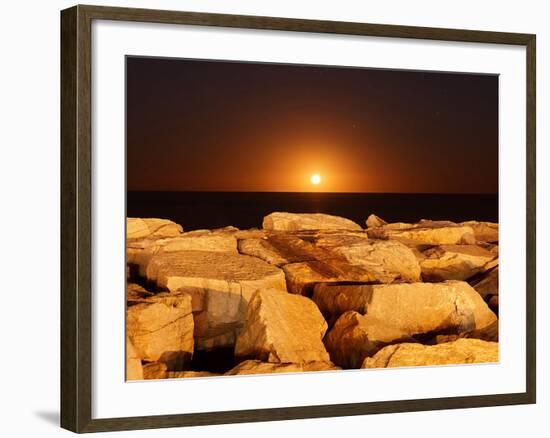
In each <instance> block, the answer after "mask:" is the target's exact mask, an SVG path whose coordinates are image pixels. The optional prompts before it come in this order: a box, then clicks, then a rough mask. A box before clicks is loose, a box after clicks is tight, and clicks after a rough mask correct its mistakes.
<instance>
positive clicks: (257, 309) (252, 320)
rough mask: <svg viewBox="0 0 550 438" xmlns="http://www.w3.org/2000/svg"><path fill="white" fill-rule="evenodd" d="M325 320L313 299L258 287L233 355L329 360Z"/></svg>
mask: <svg viewBox="0 0 550 438" xmlns="http://www.w3.org/2000/svg"><path fill="white" fill-rule="evenodd" d="M326 330H327V323H326V321H325V320H324V318H323V316H322V315H321V312H319V309H318V308H317V306H316V305H315V303H314V302H313V301H311V300H310V299H309V298H306V297H302V296H299V295H293V294H289V293H287V292H281V291H279V290H275V289H261V290H258V291H257V292H256V293H255V294H254V296H253V297H252V299H251V301H250V303H249V305H248V310H247V315H246V324H245V326H244V328H243V330H242V332H241V333H240V334H239V336H238V338H237V343H236V344H235V356H236V357H237V358H241V359H257V360H261V361H264V362H271V363H305V362H316V361H320V362H329V360H330V359H329V355H328V353H327V351H326V350H325V347H324V345H323V342H322V339H323V336H324V335H325V332H326Z"/></svg>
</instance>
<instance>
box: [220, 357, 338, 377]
mask: <svg viewBox="0 0 550 438" xmlns="http://www.w3.org/2000/svg"><path fill="white" fill-rule="evenodd" d="M338 369H340V368H338V367H336V366H334V365H333V364H332V363H329V362H308V363H269V362H262V361H260V360H246V361H244V362H241V363H240V364H239V365H237V366H236V367H234V368H232V369H231V370H229V371H228V372H226V373H225V375H226V376H237V375H243V374H272V373H301V372H305V371H333V370H338Z"/></svg>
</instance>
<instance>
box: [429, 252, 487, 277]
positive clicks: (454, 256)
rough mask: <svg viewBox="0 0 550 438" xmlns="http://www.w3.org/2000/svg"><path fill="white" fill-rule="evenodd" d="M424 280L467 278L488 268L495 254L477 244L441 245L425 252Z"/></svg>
mask: <svg viewBox="0 0 550 438" xmlns="http://www.w3.org/2000/svg"><path fill="white" fill-rule="evenodd" d="M422 254H423V256H424V259H423V260H421V261H420V268H421V269H422V278H423V279H424V281H444V280H467V279H469V278H472V277H473V276H474V275H476V274H479V273H480V272H483V271H485V270H486V269H487V267H486V265H487V264H488V263H489V262H491V261H492V260H494V259H495V255H494V254H493V253H492V252H491V251H488V250H487V249H484V248H482V247H481V246H477V245H441V246H437V247H434V248H431V249H428V250H427V251H424V252H423V253H422Z"/></svg>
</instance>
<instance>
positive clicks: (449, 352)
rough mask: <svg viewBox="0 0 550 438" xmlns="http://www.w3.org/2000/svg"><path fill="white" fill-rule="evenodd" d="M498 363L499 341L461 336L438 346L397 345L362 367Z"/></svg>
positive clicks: (381, 351)
mask: <svg viewBox="0 0 550 438" xmlns="http://www.w3.org/2000/svg"><path fill="white" fill-rule="evenodd" d="M485 362H498V343H497V342H486V341H481V340H479V339H458V340H456V341H454V342H447V343H444V344H438V345H422V344H410V343H404V344H396V345H390V346H387V347H384V348H383V349H382V350H380V351H379V352H378V353H376V354H375V355H374V357H367V358H365V360H364V362H363V364H362V366H361V368H394V367H413V366H427V365H451V364H469V363H485Z"/></svg>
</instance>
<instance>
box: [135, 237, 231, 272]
mask: <svg viewBox="0 0 550 438" xmlns="http://www.w3.org/2000/svg"><path fill="white" fill-rule="evenodd" d="M180 251H210V252H222V253H230V254H238V251H237V239H236V238H235V236H234V235H233V233H230V234H229V233H227V234H224V233H208V234H205V235H197V234H192V233H185V234H182V235H181V236H179V237H172V238H163V239H143V240H133V241H128V242H127V244H126V263H127V264H128V265H129V266H131V267H132V269H133V270H134V272H135V273H136V274H137V275H138V276H140V277H145V275H146V273H147V266H148V265H149V262H150V261H151V258H152V257H153V256H154V255H156V254H160V253H170V252H180Z"/></svg>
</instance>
